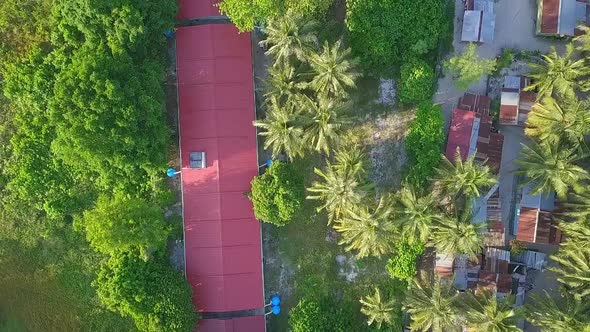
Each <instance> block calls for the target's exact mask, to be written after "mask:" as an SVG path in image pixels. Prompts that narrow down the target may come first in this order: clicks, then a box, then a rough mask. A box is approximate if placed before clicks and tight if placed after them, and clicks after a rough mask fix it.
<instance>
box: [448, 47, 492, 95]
mask: <svg viewBox="0 0 590 332" xmlns="http://www.w3.org/2000/svg"><path fill="white" fill-rule="evenodd" d="M444 67H445V70H446V71H447V72H448V73H450V74H451V75H453V78H454V79H455V80H456V81H455V85H456V86H457V88H459V89H461V90H467V89H468V88H469V86H470V85H471V84H473V83H475V82H477V81H479V79H480V78H481V77H482V76H483V75H489V74H491V73H492V72H493V71H494V69H495V68H496V59H491V60H487V59H480V58H479V56H478V55H477V46H476V45H475V44H473V43H469V44H468V45H467V48H466V49H465V50H464V51H463V53H461V54H460V55H457V56H454V57H452V58H451V59H449V60H448V61H446V62H445V63H444Z"/></svg>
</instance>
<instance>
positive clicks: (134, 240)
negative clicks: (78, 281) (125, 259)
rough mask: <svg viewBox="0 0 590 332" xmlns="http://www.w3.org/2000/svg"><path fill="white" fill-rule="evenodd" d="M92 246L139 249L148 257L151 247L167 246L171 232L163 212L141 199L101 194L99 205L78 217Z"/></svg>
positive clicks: (111, 250)
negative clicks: (111, 197) (109, 196)
mask: <svg viewBox="0 0 590 332" xmlns="http://www.w3.org/2000/svg"><path fill="white" fill-rule="evenodd" d="M75 226H76V228H78V229H84V230H85V233H86V239H87V240H88V242H89V243H90V246H91V247H92V248H94V249H95V250H97V251H99V252H101V253H104V254H113V253H115V252H117V251H126V252H127V251H134V250H137V251H139V252H140V253H141V255H142V256H143V257H144V258H146V259H147V256H148V252H149V250H154V251H159V250H162V249H164V248H165V247H166V240H167V239H168V236H169V234H170V229H169V227H168V225H166V223H165V222H164V212H163V211H162V209H160V208H159V207H158V206H154V205H151V204H149V203H148V202H146V201H144V200H141V199H122V198H119V197H117V198H113V199H109V198H107V197H104V196H103V197H100V198H99V199H98V202H97V204H96V207H95V208H94V209H92V210H88V211H86V212H84V215H83V216H82V217H81V218H76V220H75Z"/></svg>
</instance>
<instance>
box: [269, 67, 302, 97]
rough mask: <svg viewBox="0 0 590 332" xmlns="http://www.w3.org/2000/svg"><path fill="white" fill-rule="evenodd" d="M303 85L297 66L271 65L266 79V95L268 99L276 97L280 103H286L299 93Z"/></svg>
mask: <svg viewBox="0 0 590 332" xmlns="http://www.w3.org/2000/svg"><path fill="white" fill-rule="evenodd" d="M301 85H302V83H301V82H299V81H298V78H297V73H296V72H295V68H294V67H293V66H291V65H290V64H278V65H276V66H271V67H269V68H268V76H267V77H266V79H265V85H264V87H265V89H264V91H265V94H264V96H265V97H266V99H267V100H268V99H272V98H275V100H276V101H278V102H279V103H280V105H285V104H287V103H289V102H291V101H292V99H291V98H293V97H294V96H295V95H296V94H297V93H299V90H300V88H301Z"/></svg>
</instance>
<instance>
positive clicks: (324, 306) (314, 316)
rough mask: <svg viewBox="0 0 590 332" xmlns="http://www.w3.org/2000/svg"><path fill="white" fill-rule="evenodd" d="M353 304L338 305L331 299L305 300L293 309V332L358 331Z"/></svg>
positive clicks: (291, 324)
mask: <svg viewBox="0 0 590 332" xmlns="http://www.w3.org/2000/svg"><path fill="white" fill-rule="evenodd" d="M352 308H353V306H352V304H351V303H342V302H339V303H336V302H335V301H333V300H331V299H329V298H321V299H313V298H304V299H301V300H300V301H299V303H298V304H297V305H296V306H295V307H294V308H293V309H291V312H290V313H289V326H290V327H291V332H310V331H314V332H348V331H357V329H356V328H355V325H356V323H355V314H354V313H353V312H352Z"/></svg>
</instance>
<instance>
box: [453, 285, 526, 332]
mask: <svg viewBox="0 0 590 332" xmlns="http://www.w3.org/2000/svg"><path fill="white" fill-rule="evenodd" d="M458 306H459V307H460V308H461V309H463V310H464V312H465V324H466V325H467V326H469V331H473V332H521V331H522V330H521V329H520V328H519V327H518V320H519V319H520V318H521V317H522V312H521V310H519V309H518V308H514V296H510V297H508V298H506V299H503V300H499V299H498V297H497V294H496V292H494V291H491V290H489V289H482V290H476V292H475V293H473V292H470V291H468V292H466V293H464V295H463V296H461V297H460V298H459V301H458Z"/></svg>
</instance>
